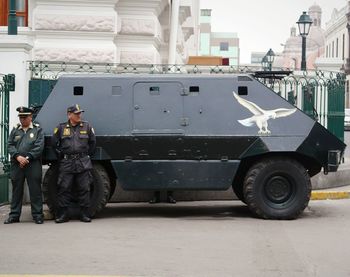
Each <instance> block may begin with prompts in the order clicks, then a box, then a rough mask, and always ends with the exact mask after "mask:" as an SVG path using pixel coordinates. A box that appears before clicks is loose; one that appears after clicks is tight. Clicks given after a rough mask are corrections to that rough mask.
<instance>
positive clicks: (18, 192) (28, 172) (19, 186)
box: [4, 107, 44, 224]
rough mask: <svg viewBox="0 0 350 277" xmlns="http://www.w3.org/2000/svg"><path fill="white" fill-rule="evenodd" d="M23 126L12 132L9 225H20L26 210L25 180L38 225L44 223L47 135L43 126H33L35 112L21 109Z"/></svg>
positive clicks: (10, 139) (20, 125)
mask: <svg viewBox="0 0 350 277" xmlns="http://www.w3.org/2000/svg"><path fill="white" fill-rule="evenodd" d="M17 111H18V116H19V120H20V124H17V126H16V127H14V128H13V130H12V131H11V134H10V137H9V141H8V146H9V153H10V155H11V181H12V201H11V212H10V215H9V217H8V218H7V219H6V220H5V222H4V223H5V224H11V223H16V222H19V218H20V216H21V210H22V199H23V188H24V180H25V179H26V180H27V183H28V187H29V194H30V202H31V210H32V217H33V219H34V222H35V223H36V224H42V223H44V220H43V218H44V217H43V201H42V193H41V176H42V165H41V155H42V152H43V149H44V135H43V132H42V129H41V128H40V127H39V124H36V123H33V122H32V120H33V118H32V114H33V110H32V109H30V108H26V107H18V108H17Z"/></svg>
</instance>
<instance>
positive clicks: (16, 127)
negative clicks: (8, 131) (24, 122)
mask: <svg viewBox="0 0 350 277" xmlns="http://www.w3.org/2000/svg"><path fill="white" fill-rule="evenodd" d="M19 127H21V124H19V123H17V125H16V126H15V127H13V128H15V129H18V128H19Z"/></svg>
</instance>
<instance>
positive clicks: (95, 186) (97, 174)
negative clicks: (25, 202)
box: [43, 163, 110, 216]
mask: <svg viewBox="0 0 350 277" xmlns="http://www.w3.org/2000/svg"><path fill="white" fill-rule="evenodd" d="M91 173H92V176H93V182H92V184H91V185H90V210H89V212H90V215H91V216H95V215H96V214H97V213H98V212H100V211H101V210H103V208H104V207H105V206H106V204H107V202H108V200H109V198H110V179H109V177H108V174H107V172H106V170H105V168H104V167H103V166H102V165H100V164H97V163H94V164H93V169H92V171H91ZM57 180H58V165H57V164H52V165H51V166H50V168H49V169H48V170H47V172H46V174H45V176H44V180H43V195H44V201H45V202H46V204H47V206H48V207H49V209H50V212H51V213H52V214H55V212H56V211H57V208H58V206H57ZM78 212H79V206H78V204H77V203H76V201H73V205H72V207H71V208H70V210H69V213H70V214H77V213H78Z"/></svg>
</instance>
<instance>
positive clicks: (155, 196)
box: [149, 191, 160, 204]
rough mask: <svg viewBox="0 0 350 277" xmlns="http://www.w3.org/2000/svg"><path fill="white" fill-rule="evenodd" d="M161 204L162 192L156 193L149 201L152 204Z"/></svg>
mask: <svg viewBox="0 0 350 277" xmlns="http://www.w3.org/2000/svg"><path fill="white" fill-rule="evenodd" d="M159 202H160V191H155V192H154V194H153V197H152V199H151V200H150V201H149V203H150V204H155V203H159Z"/></svg>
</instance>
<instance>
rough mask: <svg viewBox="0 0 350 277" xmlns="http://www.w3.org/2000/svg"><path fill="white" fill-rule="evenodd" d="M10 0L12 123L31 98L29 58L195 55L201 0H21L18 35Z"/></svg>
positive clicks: (3, 7)
mask: <svg viewBox="0 0 350 277" xmlns="http://www.w3.org/2000/svg"><path fill="white" fill-rule="evenodd" d="M7 3H8V0H0V11H1V14H0V25H1V27H0V60H1V63H0V73H3V74H7V73H14V74H16V91H15V92H14V93H12V94H11V99H10V103H11V109H10V111H11V113H10V121H11V123H13V122H15V121H16V116H15V114H16V113H15V107H16V106H19V105H27V104H28V81H29V72H28V69H27V68H28V66H27V62H28V61H48V62H58V63H60V62H61V63H63V62H65V63H69V62H76V63H101V64H106V63H110V64H116V63H117V64H119V63H125V64H160V63H163V64H168V63H169V59H170V57H171V56H173V57H172V58H171V61H172V62H171V63H176V64H184V63H186V62H187V59H188V57H189V55H197V49H198V34H199V0H175V1H170V0H147V1H145V0H99V1H94V0H17V1H16V3H17V18H18V25H19V26H20V27H19V28H18V35H7V26H6V25H7V13H8V12H7V10H8V4H7ZM171 40H173V42H171ZM172 50H173V54H171V53H172Z"/></svg>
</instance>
